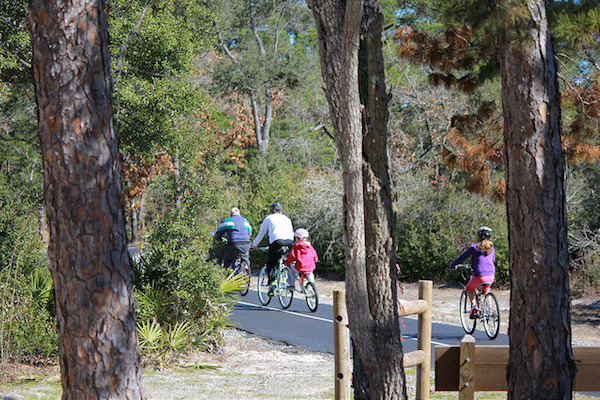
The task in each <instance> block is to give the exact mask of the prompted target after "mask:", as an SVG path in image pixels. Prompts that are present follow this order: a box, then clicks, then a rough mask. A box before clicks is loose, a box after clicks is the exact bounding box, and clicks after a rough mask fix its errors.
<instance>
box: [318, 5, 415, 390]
mask: <svg viewBox="0 0 600 400" xmlns="http://www.w3.org/2000/svg"><path fill="white" fill-rule="evenodd" d="M309 6H310V8H311V9H312V12H313V15H314V17H315V20H316V25H317V32H318V35H319V50H320V58H321V72H322V74H323V80H324V82H325V85H326V88H327V89H326V95H327V100H328V103H329V107H330V112H331V117H332V122H333V128H334V137H335V140H336V144H337V146H338V149H339V152H340V158H341V161H342V167H343V182H344V229H345V237H344V238H345V248H346V289H347V293H346V302H347V304H348V317H349V322H350V324H349V325H350V332H351V335H352V341H353V344H354V347H355V350H356V351H357V352H358V354H359V357H360V361H361V363H362V365H363V366H364V371H365V372H366V375H367V377H368V392H369V393H368V395H369V396H370V397H371V398H373V399H380V400H385V399H399V398H402V397H405V392H404V385H403V378H404V376H403V374H402V347H401V346H400V343H399V342H400V332H399V328H398V325H397V324H398V316H397V311H396V309H395V306H396V301H395V285H396V283H395V280H394V277H395V270H394V272H393V273H391V272H390V271H391V269H390V267H391V263H392V259H393V251H394V250H393V233H392V229H393V222H392V220H393V217H392V219H390V216H391V203H389V201H390V199H391V197H388V196H389V195H390V193H391V192H389V186H388V185H389V175H388V173H389V171H388V166H387V142H386V140H385V138H386V134H387V131H386V125H387V110H376V109H377V107H384V108H386V109H387V101H388V99H387V96H386V95H385V85H383V86H377V84H378V85H381V84H383V81H382V79H383V74H382V71H381V70H380V69H379V68H378V67H379V66H377V68H374V67H373V65H374V64H377V63H378V62H379V61H380V59H379V56H380V54H379V52H378V51H380V50H381V49H380V47H381V42H380V36H378V34H379V33H381V26H380V21H379V25H377V24H375V25H373V27H372V29H373V31H371V30H369V32H370V33H371V34H373V37H372V38H371V39H370V40H369V45H372V46H374V48H373V49H372V50H373V51H372V53H370V55H369V57H373V58H372V60H375V61H374V64H370V63H371V62H372V61H369V65H370V66H369V67H368V68H370V70H369V74H372V77H373V78H374V80H377V79H381V80H379V81H378V82H377V84H376V85H375V86H376V87H370V88H369V89H368V90H367V93H368V94H366V95H367V97H368V98H366V97H365V100H367V101H369V102H371V104H372V105H373V109H372V110H370V114H369V118H367V120H369V123H372V126H369V127H366V128H368V129H367V130H366V131H365V132H366V133H367V134H368V138H367V141H368V143H365V145H366V146H369V150H367V151H366V152H365V153H364V154H365V157H367V158H368V159H367V160H365V159H363V151H362V149H363V122H362V118H363V115H362V112H361V110H362V107H361V99H360V96H359V79H358V69H359V67H358V49H359V37H360V34H361V27H360V23H361V20H362V17H363V2H362V1H360V0H348V1H346V2H340V1H338V0H319V1H316V0H315V1H312V2H310V4H309ZM377 30H378V32H379V33H375V32H376V31H377ZM375 37H376V39H377V40H379V41H377V42H376V41H375V40H374V38H375ZM376 46H379V50H377V49H376ZM381 88H383V90H381ZM378 111H384V114H378V113H377V112H378ZM376 118H382V119H383V120H382V121H375V119H376ZM376 122H381V123H382V125H381V126H379V125H377V124H376ZM365 161H366V162H365ZM388 205H389V206H390V207H389V210H388V209H387V207H388ZM367 206H368V207H373V209H371V210H368V211H367V210H366V207H367ZM366 212H367V213H366ZM366 232H368V235H369V239H368V243H369V246H370V247H369V251H370V252H371V251H372V252H373V253H369V258H368V259H367V253H366V239H365V235H366ZM392 283H393V285H392ZM394 324H396V325H395V326H394ZM361 387H362V386H361Z"/></svg>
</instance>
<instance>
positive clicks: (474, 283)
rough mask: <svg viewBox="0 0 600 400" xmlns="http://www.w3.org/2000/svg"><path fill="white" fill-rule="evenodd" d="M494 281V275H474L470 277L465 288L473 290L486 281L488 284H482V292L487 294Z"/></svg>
mask: <svg viewBox="0 0 600 400" xmlns="http://www.w3.org/2000/svg"><path fill="white" fill-rule="evenodd" d="M493 282H494V275H491V276H474V277H472V278H471V280H470V281H469V283H467V288H466V289H467V290H469V291H472V292H474V291H475V290H476V289H477V288H478V287H479V286H481V285H483V284H484V283H488V284H489V285H483V293H484V294H487V293H489V292H490V290H491V286H492V283H493Z"/></svg>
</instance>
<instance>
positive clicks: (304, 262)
mask: <svg viewBox="0 0 600 400" xmlns="http://www.w3.org/2000/svg"><path fill="white" fill-rule="evenodd" d="M294 261H296V264H295V265H294V268H296V270H297V271H298V272H300V273H303V274H305V275H307V274H310V273H311V272H312V271H314V270H315V268H316V267H317V266H316V263H317V262H318V261H319V257H318V256H317V252H316V251H315V249H314V248H313V247H312V245H311V244H309V243H305V242H303V241H298V242H296V244H295V245H294V247H292V252H291V253H290V255H289V256H288V258H287V259H286V260H285V265H290V264H291V263H292V262H294Z"/></svg>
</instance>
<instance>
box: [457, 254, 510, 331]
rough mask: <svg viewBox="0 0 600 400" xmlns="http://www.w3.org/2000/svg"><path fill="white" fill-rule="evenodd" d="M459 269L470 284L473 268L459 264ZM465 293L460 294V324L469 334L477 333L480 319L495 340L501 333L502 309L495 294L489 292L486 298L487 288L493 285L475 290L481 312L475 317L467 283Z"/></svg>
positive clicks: (485, 284) (464, 287)
mask: <svg viewBox="0 0 600 400" xmlns="http://www.w3.org/2000/svg"><path fill="white" fill-rule="evenodd" d="M457 267H458V268H461V269H463V270H462V271H461V272H460V275H461V277H462V278H463V279H464V280H465V282H468V281H469V280H470V277H471V276H472V273H473V271H472V269H471V266H470V265H468V264H459V265H457ZM467 270H468V273H467V272H466V271H467ZM461 285H462V286H463V291H462V293H461V294H460V302H459V314H460V324H461V325H462V327H463V329H464V330H465V332H466V333H467V334H469V335H470V334H472V333H473V332H475V326H476V325H477V320H478V319H479V320H480V321H481V322H482V323H483V328H484V330H485V333H486V335H487V336H488V337H489V338H490V339H492V340H494V339H496V337H497V336H498V333H499V332H500V307H499V306H498V299H496V295H494V293H492V292H489V293H487V294H486V295H485V296H484V294H483V293H484V289H485V286H489V285H491V283H484V284H482V285H480V286H479V287H478V288H477V289H476V290H475V304H476V305H477V309H478V310H479V311H478V312H477V313H476V314H475V315H473V316H472V315H471V300H470V299H469V295H468V294H467V290H466V287H467V285H466V283H465V284H463V283H462V282H461Z"/></svg>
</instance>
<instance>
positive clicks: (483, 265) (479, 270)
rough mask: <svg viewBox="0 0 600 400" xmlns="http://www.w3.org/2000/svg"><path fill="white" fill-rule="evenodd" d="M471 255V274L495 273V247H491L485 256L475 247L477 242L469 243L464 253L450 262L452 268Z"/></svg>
mask: <svg viewBox="0 0 600 400" xmlns="http://www.w3.org/2000/svg"><path fill="white" fill-rule="evenodd" d="M469 257H471V268H473V276H493V275H495V274H496V266H495V265H494V263H495V262H496V249H495V248H493V247H492V251H491V252H490V254H488V255H487V256H486V255H485V253H484V252H483V251H481V250H478V249H477V243H475V244H474V245H471V247H469V248H468V249H467V250H466V251H465V252H464V253H462V254H461V255H460V256H458V258H457V259H456V260H454V261H452V264H450V265H451V266H452V267H453V268H455V267H456V265H457V264H460V263H462V262H463V261H465V260H466V259H467V258H469Z"/></svg>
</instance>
